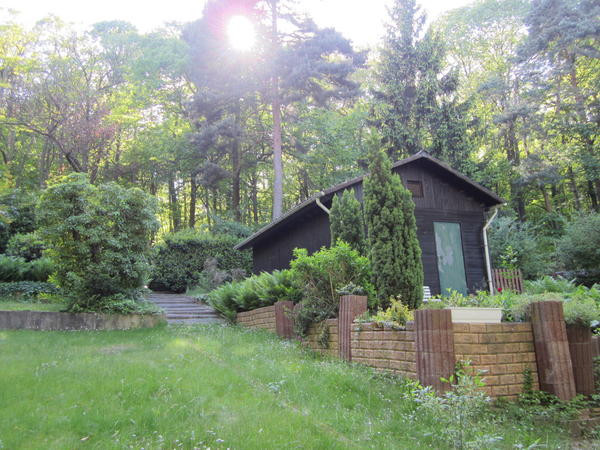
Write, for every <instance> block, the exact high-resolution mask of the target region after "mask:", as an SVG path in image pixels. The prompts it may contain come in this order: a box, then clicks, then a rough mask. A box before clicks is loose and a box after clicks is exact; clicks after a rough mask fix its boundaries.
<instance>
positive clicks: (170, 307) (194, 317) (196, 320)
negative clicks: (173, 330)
mask: <svg viewBox="0 0 600 450" xmlns="http://www.w3.org/2000/svg"><path fill="white" fill-rule="evenodd" d="M149 300H150V301H152V302H154V303H155V304H156V305H157V306H158V307H159V308H161V309H162V310H163V311H165V314H166V316H167V322H168V323H169V324H184V325H194V324H209V323H226V322H225V320H224V319H223V318H222V317H221V316H220V315H219V313H218V312H217V311H215V309H214V308H212V307H211V306H210V305H207V304H206V303H201V302H197V301H196V300H195V299H194V298H192V297H188V296H185V295H178V294H168V293H162V292H161V293H153V294H151V295H150V296H149Z"/></svg>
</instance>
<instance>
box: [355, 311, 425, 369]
mask: <svg viewBox="0 0 600 450" xmlns="http://www.w3.org/2000/svg"><path fill="white" fill-rule="evenodd" d="M414 327H415V325H414V322H409V323H408V324H407V326H406V329H404V330H399V329H393V328H392V327H389V326H385V325H383V324H377V323H355V324H354V326H353V328H352V340H351V346H352V361H354V362H357V363H361V364H365V365H367V366H371V367H375V368H376V369H379V370H387V371H391V372H394V373H397V374H400V375H402V376H405V377H409V378H416V377H417V367H416V356H415V332H414Z"/></svg>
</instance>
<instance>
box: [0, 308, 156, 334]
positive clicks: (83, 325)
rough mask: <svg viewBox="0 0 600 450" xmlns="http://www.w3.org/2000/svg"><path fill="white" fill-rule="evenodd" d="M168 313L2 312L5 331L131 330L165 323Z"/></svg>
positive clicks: (0, 317) (0, 312) (0, 324)
mask: <svg viewBox="0 0 600 450" xmlns="http://www.w3.org/2000/svg"><path fill="white" fill-rule="evenodd" d="M165 320H166V319H165V316H164V314H95V313H66V312H55V311H0V329H4V330H40V331H49V330H57V331H58V330H129V329H133V328H151V327H155V326H157V325H159V324H161V323H163V322H165Z"/></svg>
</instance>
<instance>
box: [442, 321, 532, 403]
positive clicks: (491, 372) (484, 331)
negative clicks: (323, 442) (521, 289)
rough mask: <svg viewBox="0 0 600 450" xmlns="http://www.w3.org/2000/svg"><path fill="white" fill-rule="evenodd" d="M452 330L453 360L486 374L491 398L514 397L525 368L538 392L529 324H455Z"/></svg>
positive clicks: (520, 383)
mask: <svg viewBox="0 0 600 450" xmlns="http://www.w3.org/2000/svg"><path fill="white" fill-rule="evenodd" d="M453 330H454V351H455V353H456V360H457V361H460V360H462V361H467V360H468V361H471V363H472V367H473V368H475V369H479V370H484V371H485V374H484V376H483V379H484V381H485V383H486V387H485V389H486V391H487V392H488V394H489V395H490V396H492V397H509V398H511V397H516V396H517V394H519V393H520V392H521V391H522V387H523V373H524V371H525V369H526V368H529V369H531V371H532V376H533V388H534V389H539V381H538V373H537V365H536V359H535V350H534V345H533V331H532V327H531V323H527V322H526V323H488V324H484V323H454V324H453Z"/></svg>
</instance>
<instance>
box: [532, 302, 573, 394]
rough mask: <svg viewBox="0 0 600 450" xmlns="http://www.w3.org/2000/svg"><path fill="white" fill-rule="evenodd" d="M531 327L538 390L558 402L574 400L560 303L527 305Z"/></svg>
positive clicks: (569, 354)
mask: <svg viewBox="0 0 600 450" xmlns="http://www.w3.org/2000/svg"><path fill="white" fill-rule="evenodd" d="M531 324H532V327H533V341H534V345H535V357H536V360H537V366H538V377H539V380H540V389H541V390H542V391H546V392H549V393H551V394H554V395H556V396H557V397H558V398H560V399H561V400H570V399H572V398H573V397H575V392H576V391H575V380H574V377H573V366H572V364H571V353H570V352H569V342H568V341H567V330H566V326H565V318H564V315H563V307H562V302H535V303H532V304H531Z"/></svg>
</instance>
